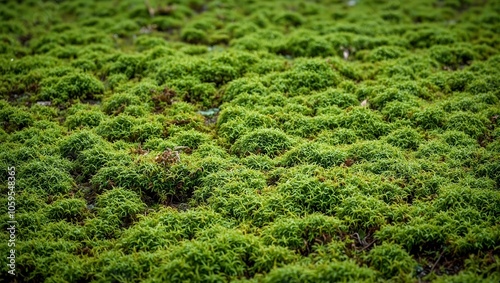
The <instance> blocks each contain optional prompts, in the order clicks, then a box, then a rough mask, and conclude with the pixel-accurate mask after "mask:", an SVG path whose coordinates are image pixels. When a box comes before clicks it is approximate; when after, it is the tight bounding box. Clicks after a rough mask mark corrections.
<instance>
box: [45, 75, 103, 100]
mask: <svg viewBox="0 0 500 283" xmlns="http://www.w3.org/2000/svg"><path fill="white" fill-rule="evenodd" d="M41 85H42V90H41V94H40V99H42V100H52V101H54V102H55V103H63V102H65V101H67V100H68V99H79V100H84V99H93V98H95V97H96V96H97V95H99V94H101V93H103V92H104V85H103V84H102V82H100V81H99V80H97V79H96V78H95V77H94V76H92V75H90V74H87V73H78V72H75V73H70V74H67V75H64V76H62V77H58V78H47V79H45V80H43V81H42V82H41Z"/></svg>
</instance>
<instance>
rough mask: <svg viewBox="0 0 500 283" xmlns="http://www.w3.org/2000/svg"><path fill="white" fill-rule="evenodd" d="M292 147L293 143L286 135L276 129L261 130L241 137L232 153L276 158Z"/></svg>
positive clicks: (233, 147)
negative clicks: (264, 155)
mask: <svg viewBox="0 0 500 283" xmlns="http://www.w3.org/2000/svg"><path fill="white" fill-rule="evenodd" d="M291 145H292V141H291V139H290V138H289V137H288V136H287V135H286V134H285V133H283V132H281V131H277V130H274V129H259V130H255V131H252V132H249V133H248V134H245V135H243V136H241V137H240V138H239V139H238V140H236V142H235V143H234V145H233V146H232V147H231V151H233V152H235V153H236V154H239V155H245V154H249V153H255V154H261V153H262V154H266V155H270V156H274V155H276V154H279V153H280V152H283V151H284V150H287V149H288V148H290V146H291Z"/></svg>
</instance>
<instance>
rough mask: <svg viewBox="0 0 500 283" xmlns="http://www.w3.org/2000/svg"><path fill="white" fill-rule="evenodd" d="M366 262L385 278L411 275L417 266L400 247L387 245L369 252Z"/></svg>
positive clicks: (384, 244)
mask: <svg viewBox="0 0 500 283" xmlns="http://www.w3.org/2000/svg"><path fill="white" fill-rule="evenodd" d="M368 260H369V262H370V263H371V264H372V265H373V266H374V267H375V268H376V269H377V270H379V271H380V272H381V273H382V274H383V276H384V277H385V278H392V277H395V276H400V278H401V277H404V275H405V274H410V275H411V274H412V273H413V272H414V271H415V269H416V268H415V267H416V265H417V263H416V262H415V261H414V260H413V258H412V257H411V256H410V255H409V254H408V253H407V252H406V251H405V250H404V249H403V248H401V246H399V245H395V244H388V243H383V244H382V245H379V246H376V247H374V248H373V249H372V250H371V251H370V254H369V256H368Z"/></svg>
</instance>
